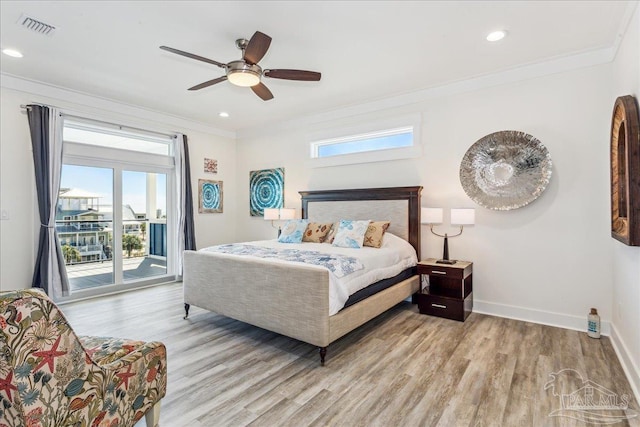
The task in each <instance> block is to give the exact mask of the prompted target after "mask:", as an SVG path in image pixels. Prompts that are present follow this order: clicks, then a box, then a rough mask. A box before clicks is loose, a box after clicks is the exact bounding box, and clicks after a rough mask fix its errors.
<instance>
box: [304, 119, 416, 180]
mask: <svg viewBox="0 0 640 427" xmlns="http://www.w3.org/2000/svg"><path fill="white" fill-rule="evenodd" d="M421 121H422V118H421V115H419V114H412V115H407V116H401V117H392V118H384V119H380V118H379V117H373V116H372V117H371V118H370V121H368V122H360V123H354V124H352V125H347V126H343V127H340V128H334V127H332V128H326V129H317V130H313V131H311V132H312V133H311V134H310V139H311V142H310V146H309V148H310V152H309V161H308V162H307V164H308V166H309V167H312V168H317V167H328V166H341V165H349V164H358V163H369V162H384V161H389V160H402V159H411V158H417V157H420V156H422V143H421V140H420V124H421Z"/></svg>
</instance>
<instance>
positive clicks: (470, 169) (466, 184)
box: [460, 130, 552, 211]
mask: <svg viewBox="0 0 640 427" xmlns="http://www.w3.org/2000/svg"><path fill="white" fill-rule="evenodd" d="M551 167H552V163H551V156H550V155H549V151H548V150H547V148H546V147H545V146H544V145H542V143H541V142H540V141H539V140H538V139H536V138H535V137H533V136H531V135H529V134H526V133H524V132H519V131H513V130H504V131H500V132H495V133H492V134H489V135H487V136H485V137H482V138H480V139H479V140H478V141H477V142H476V143H475V144H473V145H472V146H471V147H470V148H469V149H468V150H467V152H466V153H465V155H464V157H463V158H462V163H461V164H460V182H461V184H462V188H463V189H464V191H465V193H467V195H468V196H469V197H470V198H471V199H472V200H473V201H474V202H476V203H477V204H479V205H480V206H483V207H485V208H488V209H494V210H502V211H506V210H511V209H517V208H521V207H523V206H525V205H528V204H529V203H531V202H532V201H534V200H535V199H537V198H538V197H539V196H540V194H542V192H543V191H544V190H545V188H546V187H547V185H548V184H549V180H550V179H551Z"/></svg>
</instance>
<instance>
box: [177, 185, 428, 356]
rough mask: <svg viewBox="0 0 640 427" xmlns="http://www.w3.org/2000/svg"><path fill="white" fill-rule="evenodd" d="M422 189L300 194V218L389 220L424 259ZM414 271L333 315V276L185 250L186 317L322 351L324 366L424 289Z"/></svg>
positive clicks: (307, 268)
mask: <svg viewBox="0 0 640 427" xmlns="http://www.w3.org/2000/svg"><path fill="white" fill-rule="evenodd" d="M421 191H422V187H419V186H416V187H392V188H373V189H372V188H367V189H351V190H327V191H301V192H300V195H301V199H302V218H310V219H311V220H313V221H314V222H336V221H339V220H340V219H346V218H348V219H372V220H389V221H391V225H390V226H389V228H388V230H387V232H388V233H391V234H393V235H394V236H397V237H399V238H401V239H403V240H406V241H407V242H409V243H410V244H411V246H412V247H413V248H414V249H415V252H416V255H417V259H420V193H421ZM419 286H420V280H419V276H417V275H416V274H415V268H413V269H410V271H409V274H406V272H405V276H404V277H402V278H401V280H400V281H399V282H397V283H395V284H393V285H391V286H389V287H386V288H384V289H383V290H381V291H379V292H377V293H374V294H373V295H370V296H367V297H366V298H364V299H362V300H359V301H357V302H355V303H353V304H351V305H349V306H348V307H345V308H343V309H341V310H340V311H338V312H337V313H335V314H333V315H331V314H330V297H329V271H328V270H326V269H322V268H318V267H317V266H313V265H306V264H295V265H293V264H284V263H279V262H273V261H271V260H269V259H256V258H253V257H245V258H243V257H240V256H229V255H228V254H224V253H222V254H221V253H215V252H210V251H207V250H204V249H203V250H199V251H185V253H184V272H183V289H184V303H185V318H187V316H188V314H189V307H190V306H191V305H194V306H196V307H200V308H203V309H206V310H210V311H213V312H215V313H218V314H222V315H224V316H227V317H230V318H233V319H236V320H240V321H242V322H246V323H249V324H252V325H255V326H258V327H260V328H264V329H267V330H270V331H273V332H276V333H279V334H282V335H285V336H288V337H291V338H294V339H297V340H300V341H304V342H307V343H309V344H312V345H315V346H318V347H319V353H320V362H321V364H322V365H324V363H325V358H326V354H327V347H328V346H329V344H330V343H332V342H333V341H335V340H337V339H339V338H340V337H342V336H344V335H345V334H347V333H349V332H351V331H352V330H354V329H356V328H357V327H359V326H361V325H362V324H364V323H366V322H367V321H369V320H371V319H373V318H375V317H376V316H378V315H380V314H381V313H383V312H385V311H386V310H388V309H389V308H391V307H393V306H394V305H396V304H398V303H399V302H401V301H403V300H405V299H407V298H409V297H411V296H412V295H413V294H415V293H416V292H418V291H419Z"/></svg>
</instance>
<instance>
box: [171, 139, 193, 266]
mask: <svg viewBox="0 0 640 427" xmlns="http://www.w3.org/2000/svg"><path fill="white" fill-rule="evenodd" d="M174 141H175V162H176V178H177V183H178V185H177V190H178V197H177V200H178V206H177V208H178V215H177V217H178V218H177V222H178V227H177V229H178V236H177V237H178V269H177V270H178V271H177V275H178V276H182V260H183V254H184V251H185V250H195V249H196V232H195V226H194V223H193V197H192V191H191V171H190V169H191V168H190V166H189V147H188V145H187V137H186V135H182V134H178V135H176V136H175V139H174Z"/></svg>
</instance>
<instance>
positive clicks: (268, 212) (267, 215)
mask: <svg viewBox="0 0 640 427" xmlns="http://www.w3.org/2000/svg"><path fill="white" fill-rule="evenodd" d="M279 215H280V209H271V208H267V209H265V210H264V219H266V220H271V221H274V220H277V219H278V218H279V217H280V216H279Z"/></svg>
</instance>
